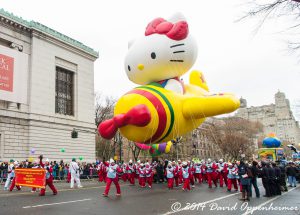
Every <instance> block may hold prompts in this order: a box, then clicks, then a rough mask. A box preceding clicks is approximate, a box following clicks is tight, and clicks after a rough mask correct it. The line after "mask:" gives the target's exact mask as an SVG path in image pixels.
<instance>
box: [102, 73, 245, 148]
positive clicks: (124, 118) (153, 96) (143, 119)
mask: <svg viewBox="0 0 300 215" xmlns="http://www.w3.org/2000/svg"><path fill="white" fill-rule="evenodd" d="M202 77H203V75H202V73H201V72H198V71H193V72H192V73H191V75H190V78H191V80H190V82H191V83H197V82H198V84H197V85H193V84H189V85H184V88H185V93H184V94H183V95H181V94H179V93H175V92H173V91H170V90H167V89H165V88H163V87H161V86H160V85H159V84H157V83H152V84H148V85H144V86H140V87H137V88H135V89H133V90H131V91H129V92H128V93H126V94H125V95H123V96H122V97H121V98H120V99H119V100H118V102H117V104H116V107H115V111H114V115H115V117H114V118H113V119H110V120H107V121H105V122H103V123H101V124H100V126H99V132H100V134H101V135H102V136H103V137H104V138H108V139H110V138H112V137H113V136H114V134H115V132H116V131H117V129H118V128H119V129H120V132H121V134H122V135H123V136H125V137H126V138H127V139H129V140H131V141H134V142H138V143H146V144H148V143H162V142H167V141H170V140H172V139H174V138H176V137H178V136H181V135H184V134H186V133H188V132H190V131H192V130H193V129H195V128H197V127H199V125H200V124H201V123H202V122H203V121H204V120H205V118H206V117H211V116H216V115H220V114H225V113H230V112H232V111H235V110H236V109H237V108H238V107H239V105H240V102H239V100H238V99H237V98H236V97H234V96H233V95H232V94H227V93H224V94H210V93H209V92H208V91H206V89H207V85H206V82H205V81H201V80H203V78H202Z"/></svg>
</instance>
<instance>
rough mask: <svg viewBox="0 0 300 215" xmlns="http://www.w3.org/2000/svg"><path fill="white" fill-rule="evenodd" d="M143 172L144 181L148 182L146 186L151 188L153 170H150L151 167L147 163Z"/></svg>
mask: <svg viewBox="0 0 300 215" xmlns="http://www.w3.org/2000/svg"><path fill="white" fill-rule="evenodd" d="M145 172H146V181H147V183H148V186H149V188H152V182H153V172H152V167H151V166H150V164H149V163H146V167H145Z"/></svg>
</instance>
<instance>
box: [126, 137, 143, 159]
mask: <svg viewBox="0 0 300 215" xmlns="http://www.w3.org/2000/svg"><path fill="white" fill-rule="evenodd" d="M128 145H129V148H130V150H131V152H132V155H133V158H134V160H135V161H137V160H138V157H139V155H140V153H141V149H140V148H139V147H137V146H136V145H135V144H134V143H133V142H132V141H129V142H128Z"/></svg>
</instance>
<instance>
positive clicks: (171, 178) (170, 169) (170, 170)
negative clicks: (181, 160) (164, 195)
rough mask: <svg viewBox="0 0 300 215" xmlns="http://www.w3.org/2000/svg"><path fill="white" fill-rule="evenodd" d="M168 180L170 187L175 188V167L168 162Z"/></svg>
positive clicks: (166, 172)
mask: <svg viewBox="0 0 300 215" xmlns="http://www.w3.org/2000/svg"><path fill="white" fill-rule="evenodd" d="M165 174H166V177H167V181H168V188H169V189H173V184H174V168H173V167H172V165H171V163H170V162H169V163H168V166H167V168H166V171H165Z"/></svg>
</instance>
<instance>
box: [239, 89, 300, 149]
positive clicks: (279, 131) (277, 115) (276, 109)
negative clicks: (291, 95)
mask: <svg viewBox="0 0 300 215" xmlns="http://www.w3.org/2000/svg"><path fill="white" fill-rule="evenodd" d="M243 101H244V106H245V107H243V108H240V109H239V110H238V112H237V114H236V115H235V116H236V117H242V118H245V119H248V120H251V121H259V122H260V123H262V124H263V125H264V135H267V134H268V133H271V132H274V133H275V134H276V135H277V137H278V138H279V139H280V140H282V141H287V142H290V143H293V144H297V145H298V143H300V128H299V122H298V121H296V119H295V117H294V115H293V112H292V111H291V107H290V102H289V100H288V99H287V98H286V97H285V94H284V93H283V92H280V91H278V92H277V93H276V94H275V104H270V105H263V106H258V107H247V104H246V103H247V101H246V100H243Z"/></svg>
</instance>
